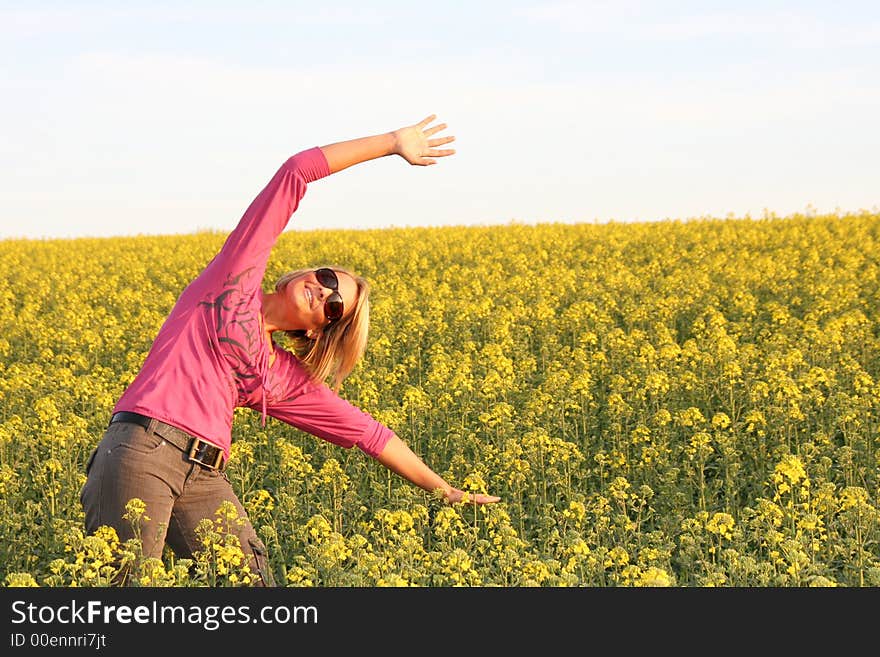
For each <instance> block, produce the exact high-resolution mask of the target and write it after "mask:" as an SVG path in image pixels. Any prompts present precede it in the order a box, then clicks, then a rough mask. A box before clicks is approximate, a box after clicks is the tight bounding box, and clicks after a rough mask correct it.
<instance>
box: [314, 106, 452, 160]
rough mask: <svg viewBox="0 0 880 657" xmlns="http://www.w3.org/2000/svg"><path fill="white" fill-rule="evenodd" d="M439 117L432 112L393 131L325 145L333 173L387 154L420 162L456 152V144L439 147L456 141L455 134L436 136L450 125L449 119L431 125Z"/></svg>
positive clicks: (324, 150) (323, 150)
mask: <svg viewBox="0 0 880 657" xmlns="http://www.w3.org/2000/svg"><path fill="white" fill-rule="evenodd" d="M435 118H437V115H436V114H431V115H430V116H428V117H426V118H424V119H422V120H421V121H419V122H418V123H415V124H413V125H410V126H406V127H403V128H399V129H397V130H394V131H392V132H386V133H383V134H380V135H372V136H370V137H360V138H358V139H349V140H348V141H340V142H336V143H334V144H328V145H326V146H321V151H322V152H323V153H324V157H326V158H327V164H328V165H329V166H330V173H336V172H337V171H342V169H346V168H348V167H350V166H353V165H355V164H360V163H361V162H366V161H367V160H374V159H376V158H379V157H385V156H387V155H400V156H401V157H402V158H403V159H405V160H406V161H407V162H409V163H410V164H413V165H418V166H428V165H431V164H436V163H437V160H436V159H435V158H438V157H446V156H447V155H452V154H453V153H455V149H452V148H437V147H438V146H443V145H444V144H448V143H450V142H452V141H455V137H452V136H448V137H435V138H433V139H432V138H431V137H432V135H435V134H437V133H438V132H440V131H441V130H445V129H446V124H445V123H440V124H438V125H435V126H432V127H430V128H429V127H428V124H430V123H431V121H433V120H434V119H435Z"/></svg>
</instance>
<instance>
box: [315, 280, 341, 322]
mask: <svg viewBox="0 0 880 657" xmlns="http://www.w3.org/2000/svg"><path fill="white" fill-rule="evenodd" d="M315 278H316V279H317V280H318V283H319V284H320V285H321V287H326V288H330V289H331V290H333V294H331V295H330V296H329V297H327V298H326V299H325V300H324V317H326V318H327V319H328V320H330V321H331V322H335V321H336V320H337V319H339V318H341V317H342V313H343V312H344V311H345V306H343V304H342V295H341V294H339V279H338V278H336V272H335V271H333V270H332V269H327V268H326V267H321V269H316V270H315Z"/></svg>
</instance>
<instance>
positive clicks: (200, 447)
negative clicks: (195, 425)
mask: <svg viewBox="0 0 880 657" xmlns="http://www.w3.org/2000/svg"><path fill="white" fill-rule="evenodd" d="M114 422H132V423H133V424H139V425H140V426H142V427H143V428H144V429H146V430H147V431H149V430H150V423H152V424H153V431H154V432H155V433H156V434H157V435H159V436H162V437H163V438H164V439H165V440H167V441H168V442H170V443H171V444H172V445H174V446H176V447H178V448H180V449H182V450H183V451H184V452H185V453H186V456H187V458H188V459H189V460H190V461H192V462H193V463H198V464H199V465H203V466H205V467H206V468H210V469H211V470H220V471H221V472H222V471H223V470H225V469H226V459H225V458H224V454H223V450H222V449H220V448H219V447H217V446H216V445H212V444H211V443H209V442H206V441H204V440H202V439H201V438H197V437H196V436H193V435H192V434H190V433H187V432H186V431H184V430H183V429H178V428H177V427H175V426H174V425H171V424H167V423H165V422H160V421H159V420H156V419H154V418H151V417H148V416H146V415H141V414H140V413H132V412H130V411H119V412H118V413H114V414H113V417H111V418H110V424H113V423H114Z"/></svg>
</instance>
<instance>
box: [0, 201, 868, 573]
mask: <svg viewBox="0 0 880 657" xmlns="http://www.w3.org/2000/svg"><path fill="white" fill-rule="evenodd" d="M224 238H225V235H224V234H220V233H210V232H205V233H198V234H193V235H185V236H163V237H152V236H151V237H147V236H142V237H129V238H112V239H75V240H6V241H0V329H2V330H0V581H2V583H3V584H4V585H6V586H108V585H110V582H111V580H112V575H113V569H114V566H113V565H112V564H113V563H114V562H118V560H120V559H121V560H122V561H123V562H124V563H126V564H128V565H129V567H131V568H134V569H135V572H136V573H137V578H136V580H137V583H139V584H140V585H144V586H239V585H243V584H247V583H249V582H250V581H251V579H252V577H253V575H252V573H250V572H248V570H247V565H246V560H243V559H242V558H241V551H240V546H238V545H236V544H235V542H234V541H230V538H231V536H230V535H229V534H228V532H227V531H226V528H228V527H229V523H233V522H235V521H236V517H235V512H234V509H231V510H230V509H229V508H220V509H218V510H217V515H216V517H214V518H211V519H206V520H205V521H204V523H203V526H202V527H201V528H200V530H201V534H200V536H201V538H202V542H203V544H204V546H205V549H204V551H203V552H202V553H200V554H199V555H197V558H196V559H194V560H192V561H181V560H176V559H174V558H173V556H172V555H171V554H170V553H166V556H165V558H164V559H163V560H161V561H158V560H144V559H142V558H140V553H139V545H138V543H137V541H136V540H134V541H129V542H127V543H124V544H121V543H120V542H119V541H118V539H117V538H116V536H115V532H113V531H112V530H108V531H100V532H98V533H97V534H96V535H94V536H86V535H84V530H83V517H82V511H81V507H80V504H79V491H80V487H81V486H82V484H83V482H84V480H85V475H84V472H83V467H84V464H85V460H86V458H87V456H88V454H89V452H90V450H91V449H92V447H94V445H95V444H96V443H97V441H98V440H99V439H100V437H101V434H102V431H103V429H104V427H105V426H106V424H107V421H108V419H109V415H110V410H111V408H112V406H113V404H114V403H115V401H116V399H117V397H118V396H119V395H120V393H121V392H122V390H123V388H124V386H125V385H126V384H127V383H128V382H129V381H130V380H131V379H132V378H133V377H134V375H135V373H136V372H137V370H138V367H139V365H140V364H141V362H142V360H143V358H144V357H145V356H146V353H147V351H148V350H149V348H150V345H151V342H152V338H153V337H154V335H155V334H156V332H157V331H158V329H159V327H160V325H161V324H162V322H163V321H164V318H165V315H166V314H167V312H168V311H169V310H170V308H171V306H172V305H173V303H174V301H175V299H176V297H177V295H178V294H179V293H180V292H181V291H182V290H183V288H184V287H185V286H186V285H187V284H188V282H189V281H190V280H191V279H192V278H193V277H195V276H196V275H197V274H198V272H199V271H200V270H201V268H202V267H203V266H204V265H205V264H206V263H207V262H208V261H209V260H210V258H211V257H212V256H213V255H214V254H215V253H216V252H217V250H218V249H219V248H220V246H221V244H222V243H223V240H224ZM878 240H880V215H878V214H875V213H868V212H862V213H858V214H847V215H824V216H801V215H795V216H790V217H783V218H780V217H775V216H772V215H771V216H767V217H764V218H761V219H753V218H729V219H725V220H721V219H703V220H692V221H662V222H651V223H636V224H618V223H610V224H543V225H538V226H526V225H518V224H510V225H507V226H495V227H469V228H462V227H456V228H405V229H404V228H401V229H384V230H370V231H336V232H329V231H312V232H295V231H290V232H287V233H285V234H283V235H282V237H281V238H280V240H279V242H278V244H277V246H276V248H275V250H274V251H273V254H272V257H271V259H270V261H269V268H268V273H267V278H266V281H267V283H266V288H267V289H268V288H269V286H270V285H271V282H274V280H275V278H276V277H277V276H279V275H280V274H282V273H283V272H285V271H287V270H291V269H298V268H301V267H309V266H315V265H322V264H338V265H342V266H346V267H350V268H352V269H353V270H355V271H357V272H358V273H360V274H362V275H364V276H366V277H367V278H368V279H369V280H370V282H371V283H372V286H373V296H372V314H371V316H372V326H371V334H370V343H369V345H368V348H367V353H366V356H365V358H364V360H363V361H362V362H361V364H360V365H359V366H358V367H357V368H356V370H355V371H354V373H353V374H352V375H351V376H350V377H349V378H348V379H347V380H346V382H345V384H344V385H343V388H342V391H341V392H342V395H343V396H344V397H346V398H347V399H349V400H351V401H352V402H353V403H355V404H357V405H359V406H361V407H362V408H363V409H364V410H366V411H368V412H370V413H371V414H372V415H374V416H375V417H376V418H377V419H379V420H381V421H382V422H384V423H385V424H387V425H388V426H389V427H391V428H392V429H394V430H395V431H396V432H397V433H398V434H399V435H400V436H401V437H402V438H403V439H404V440H406V441H407V442H408V443H409V444H410V445H411V446H412V447H413V449H414V450H415V451H416V452H417V453H419V454H420V455H422V456H423V458H424V459H425V460H426V462H427V463H428V464H429V465H431V466H432V467H433V468H434V469H435V470H437V471H438V472H439V473H440V474H441V475H443V476H444V477H445V478H446V479H447V480H448V481H450V482H451V483H453V484H455V485H459V486H460V487H462V488H464V489H465V490H468V491H472V492H490V493H492V494H496V495H500V496H501V497H502V501H501V502H500V503H499V504H496V505H488V506H481V507H474V506H470V505H459V504H457V505H454V506H450V505H447V504H445V503H443V502H442V501H441V500H438V499H436V498H434V497H432V496H431V495H428V494H425V493H423V492H422V491H421V490H419V489H416V488H414V487H413V486H412V485H411V484H409V483H408V482H406V481H404V480H403V479H401V478H399V477H397V476H396V475H393V474H391V473H389V472H388V471H387V470H385V469H384V468H383V467H382V466H381V465H380V464H378V463H377V462H375V461H373V460H372V459H370V458H368V457H366V456H365V455H364V454H362V453H361V452H360V451H359V450H356V449H355V450H344V449H341V448H339V447H336V446H333V445H330V444H328V443H324V442H322V441H320V440H319V439H316V438H314V437H312V436H310V435H308V434H304V433H302V432H300V431H298V430H296V429H293V428H291V427H289V426H287V425H284V424H281V423H279V422H278V421H276V420H272V419H269V421H268V424H267V426H266V427H264V428H263V427H260V422H259V414H257V413H254V412H252V411H249V410H242V409H239V410H238V411H237V412H236V417H235V422H234V430H233V437H234V441H235V442H234V443H233V459H232V461H231V463H230V466H229V470H228V476H229V478H230V480H231V481H232V484H233V486H234V487H235V489H236V491H237V493H238V494H239V496H240V498H241V500H242V502H243V503H244V505H245V507H246V508H247V509H248V511H249V513H250V515H251V518H252V520H253V522H254V525H255V526H256V527H257V528H258V530H259V532H260V534H261V536H262V537H263V539H264V540H265V542H266V544H267V546H268V548H269V551H270V556H271V559H272V567H273V569H274V571H275V575H276V580H277V581H278V582H280V583H282V584H285V585H288V586H319V587H320V586H421V587H433V586H517V587H519V586H549V587H561V586H594V587H610V586H678V587H694V586H724V587H730V586H772V587H794V586H797V587H800V586H847V587H867V586H880V349H878V347H880V242H878ZM138 502H139V501H138V500H133V501H132V503H131V504H130V506H129V518H130V520H131V522H132V523H134V524H135V525H136V524H137V523H138V522H139V519H140V518H141V517H142V515H143V512H144V510H143V508H142V507H140V506H139V505H138Z"/></svg>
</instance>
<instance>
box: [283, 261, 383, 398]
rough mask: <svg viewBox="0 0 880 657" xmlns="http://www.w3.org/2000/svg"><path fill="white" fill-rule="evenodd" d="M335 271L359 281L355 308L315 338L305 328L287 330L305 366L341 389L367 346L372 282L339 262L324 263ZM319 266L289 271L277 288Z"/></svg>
mask: <svg viewBox="0 0 880 657" xmlns="http://www.w3.org/2000/svg"><path fill="white" fill-rule="evenodd" d="M324 266H325V267H327V268H328V269H332V270H333V271H335V272H340V273H343V274H348V275H349V276H351V277H352V278H353V279H354V282H355V283H356V284H357V303H355V306H354V309H353V310H348V309H346V310H347V311H348V312H346V313H345V315H344V316H343V317H342V318H341V319H338V320H336V321H335V322H331V323H330V324H329V325H328V326H325V327H324V328H323V329H322V330H321V333H320V334H319V335H318V337H316V338H311V337H309V336H308V335H307V334H306V331H285V332H284V333H285V335H287V336H288V338H290V341H291V343H292V344H291V347H292V348H291V350H292V351H293V353H294V354H295V355H296V357H297V358H299V360H300V361H301V362H302V363H303V365H305V367H306V369H307V370H308V371H309V373H310V374H311V375H312V378H313V379H315V380H317V381H322V382H323V381H326V380H327V379H331V381H332V387H333V389H334V390H336V391H338V390H339V387H340V386H341V385H342V381H343V380H344V379H345V377H347V376H348V375H349V374H351V371H352V370H353V369H354V367H355V365H357V364H358V361H359V360H360V359H361V357H362V356H363V355H364V352H365V351H366V349H367V336H368V333H369V327H370V284H369V282H368V281H367V280H366V279H365V278H363V277H362V276H358V275H357V274H355V273H353V272H351V271H349V270H347V269H345V268H344V267H338V266H336V265H324ZM315 269H319V267H312V268H309V269H298V270H296V271H291V272H287V273H286V274H284V275H283V276H281V278H279V279H278V280H277V281H276V282H275V291H276V292H280V291H281V290H282V288H284V286H285V285H287V284H288V283H289V282H290V281H291V280H293V279H294V278H296V277H298V276H302V275H303V274H308V273H310V272H313V271H315Z"/></svg>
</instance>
